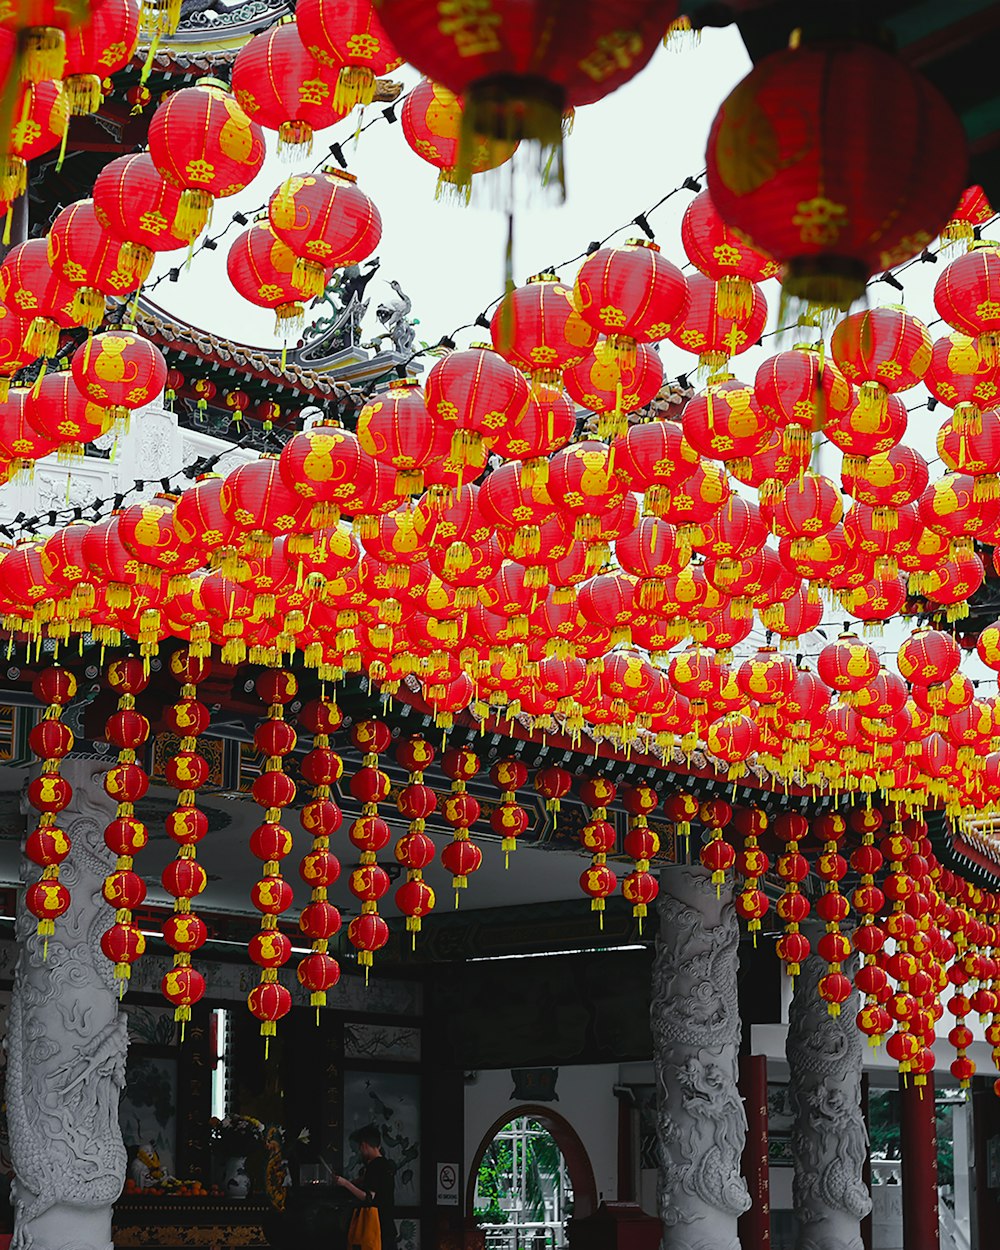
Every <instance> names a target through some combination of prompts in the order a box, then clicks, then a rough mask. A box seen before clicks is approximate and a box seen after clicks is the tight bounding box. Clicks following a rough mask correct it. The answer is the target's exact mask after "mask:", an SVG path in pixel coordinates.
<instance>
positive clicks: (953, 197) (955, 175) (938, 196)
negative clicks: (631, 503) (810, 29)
mask: <svg viewBox="0 0 1000 1250" xmlns="http://www.w3.org/2000/svg"><path fill="white" fill-rule="evenodd" d="M833 118H835V119H836V123H835V124H831V119H833ZM888 134H891V135H892V143H891V144H890V145H887V144H886V143H885V142H884V141H883V138H882V136H884V135H888ZM874 150H877V151H879V152H881V153H882V154H883V159H882V160H880V162H879V166H878V170H877V171H876V175H875V176H874V177H873V176H871V175H870V169H869V167H868V165H867V164H866V162H865V160H864V159H863V156H862V154H863V153H865V152H869V151H874ZM928 151H932V152H934V153H936V154H938V155H939V158H940V159H939V160H935V161H934V162H932V163H931V164H928V162H927V153H928ZM707 161H708V186H709V190H710V191H711V193H712V199H713V201H714V203H715V205H716V207H717V208H718V210H719V213H720V214H721V216H722V218H723V220H724V221H725V222H726V224H727V225H729V226H731V227H733V228H734V229H736V230H738V231H739V233H740V235H741V237H743V238H745V239H747V240H749V241H750V242H752V243H753V244H754V246H756V247H758V248H760V249H761V251H763V252H766V253H767V254H768V255H769V256H773V257H774V259H775V260H776V261H779V262H780V263H782V264H783V265H784V266H785V276H784V279H783V284H784V289H785V291H786V292H787V294H788V295H791V296H793V297H795V298H801V299H804V300H808V301H810V302H813V303H818V304H823V305H826V306H828V307H837V308H845V309H846V308H848V307H849V306H850V304H851V303H852V302H853V301H854V300H855V299H858V298H859V297H860V296H861V295H862V293H863V292H864V288H865V283H866V282H867V280H868V278H869V277H870V276H871V274H873V273H875V272H879V271H881V270H884V269H888V268H890V267H891V266H893V265H897V264H899V263H900V262H901V261H904V260H907V259H908V258H909V257H911V256H914V255H916V254H917V253H919V252H920V251H921V249H922V248H924V247H927V246H928V244H930V243H931V242H932V241H933V239H934V237H935V236H936V234H937V233H938V231H939V230H940V229H941V227H942V226H943V225H944V224H945V222H946V221H947V220H948V218H949V215H950V213H951V211H952V209H953V208H954V206H955V204H956V203H957V201H958V197H959V195H960V194H961V191H962V188H963V186H964V185H965V180H966V167H967V154H966V143H965V133H964V131H963V129H962V126H961V124H960V122H959V121H958V119H957V117H956V116H955V114H954V112H953V111H952V109H951V108H950V106H949V105H948V104H947V103H946V102H945V101H944V100H943V99H942V97H941V96H940V94H939V93H938V92H937V90H936V89H935V88H934V87H932V86H931V85H930V83H929V82H928V81H927V79H926V78H924V76H923V75H922V74H920V73H919V72H918V71H917V70H915V69H913V68H911V67H910V66H909V65H907V64H906V62H905V61H903V60H902V59H901V58H899V57H895V56H893V55H891V54H890V53H888V52H884V51H882V50H881V49H880V48H879V47H878V46H877V45H876V44H875V43H874V42H871V43H862V42H859V41H851V40H848V39H840V40H830V41H828V42H823V43H820V42H817V43H816V44H815V45H811V44H809V43H808V42H803V43H802V44H800V45H797V46H795V47H793V48H789V49H787V50H783V51H779V52H775V53H772V54H771V55H770V56H768V57H765V58H764V59H763V60H761V61H760V62H759V63H758V64H757V65H756V66H755V67H754V68H753V70H751V72H750V74H749V75H748V76H747V77H746V78H745V79H744V80H743V81H742V82H741V83H740V84H739V85H738V86H737V87H736V88H735V90H734V91H732V92H731V93H730V95H729V97H728V98H727V99H726V100H725V101H724V103H723V104H722V106H721V108H720V109H719V112H718V114H717V115H716V118H715V121H714V123H713V125H712V131H711V134H710V136H709V141H708V153H707Z"/></svg>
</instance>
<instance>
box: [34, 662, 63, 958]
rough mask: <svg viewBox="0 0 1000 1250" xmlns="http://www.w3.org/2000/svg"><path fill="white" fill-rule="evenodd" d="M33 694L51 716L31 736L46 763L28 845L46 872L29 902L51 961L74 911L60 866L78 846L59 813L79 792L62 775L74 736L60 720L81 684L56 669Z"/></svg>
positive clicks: (42, 676) (37, 783)
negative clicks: (55, 940)
mask: <svg viewBox="0 0 1000 1250" xmlns="http://www.w3.org/2000/svg"><path fill="white" fill-rule="evenodd" d="M31 690H32V694H33V695H34V696H35V698H36V699H37V700H38V702H39V703H41V704H42V705H43V707H44V709H45V710H44V711H43V713H42V719H41V720H40V721H39V722H38V724H37V725H35V726H33V728H32V730H31V733H30V735H29V745H30V747H31V750H32V753H33V754H34V755H35V757H36V758H37V759H39V760H40V761H41V771H40V773H39V775H38V776H37V777H35V778H33V779H32V781H31V782H30V784H29V786H28V802H29V803H30V804H31V806H32V807H33V808H34V809H35V810H36V811H37V812H38V824H37V825H36V826H35V828H34V829H33V830H32V831H31V832H30V833H29V834H28V836H27V838H26V839H25V843H24V853H25V856H26V857H27V858H28V859H29V860H30V861H31V862H32V863H33V864H37V865H38V867H39V868H41V870H42V872H41V876H40V877H39V879H38V880H37V881H33V882H32V883H31V885H29V886H28V888H27V890H26V891H25V897H24V901H25V906H26V907H27V909H28V911H30V912H31V914H32V915H33V916H34V917H35V919H36V920H37V921H38V924H37V927H36V931H37V933H38V935H39V937H40V938H42V957H43V958H45V957H46V956H47V953H48V941H49V938H50V937H51V936H52V934H53V933H54V932H55V922H56V921H57V920H58V919H59V917H60V916H63V915H65V913H66V911H67V910H68V909H69V905H70V893H69V890H68V889H67V888H66V886H65V885H64V884H63V883H62V882H61V881H60V880H59V866H60V864H62V862H63V860H64V859H65V858H66V856H67V855H68V854H69V853H70V849H71V847H72V842H71V841H70V838H69V835H68V834H67V833H66V832H65V830H63V829H61V828H60V827H59V813H60V812H62V811H64V810H65V808H66V807H67V806H68V805H69V803H70V800H71V799H72V797H73V787H72V786H71V785H70V784H69V782H68V781H67V780H66V779H65V777H63V776H61V775H60V772H59V767H60V763H61V761H62V760H63V759H65V757H66V756H67V755H68V754H69V752H70V751H71V750H72V749H73V731H72V730H71V729H70V728H69V726H68V725H66V724H65V723H64V722H63V721H62V720H61V719H60V718H61V716H62V710H63V708H64V707H65V706H66V704H67V703H69V702H70V700H71V699H72V698H73V696H74V695H75V694H76V678H75V677H74V675H73V674H72V673H71V672H70V670H69V669H66V668H61V667H60V666H59V665H51V666H50V667H49V668H45V669H43V670H42V671H41V672H40V673H39V674H38V676H37V677H36V678H35V680H34V681H33V682H32V686H31Z"/></svg>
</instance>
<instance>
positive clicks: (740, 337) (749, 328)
mask: <svg viewBox="0 0 1000 1250" xmlns="http://www.w3.org/2000/svg"><path fill="white" fill-rule="evenodd" d="M688 292H689V295H690V300H689V303H688V308H687V312H686V313H685V314H684V316H683V317H682V318H680V319H678V321H677V322H676V323H675V324H674V325H673V326H672V327H671V329H670V330H669V331H668V333H667V338H669V339H670V341H671V343H673V344H674V345H675V346H677V347H680V348H683V349H684V351H686V352H691V353H693V354H694V355H695V356H697V357H698V363H699V364H700V365H703V366H704V367H705V368H707V369H715V370H717V369H721V368H723V367H724V366H725V365H726V364H727V362H728V361H729V360H730V359H731V358H732V357H733V356H739V355H740V354H741V353H742V352H745V351H747V350H748V349H749V348H751V347H753V346H754V344H755V343H756V342H757V340H758V339H759V338H760V336H761V333H762V332H763V330H764V325H765V323H766V321H767V300H766V299H765V298H764V296H763V295H762V294H761V291H760V289H759V288H758V287H754V288H753V299H752V300H751V301H750V302H749V305H748V306H746V307H741V308H735V309H732V310H731V312H729V313H727V314H723V312H722V310H721V308H720V307H719V298H720V289H719V285H718V283H715V282H712V281H711V279H709V278H705V277H703V276H702V275H701V274H695V275H694V276H692V277H690V278H689V279H688Z"/></svg>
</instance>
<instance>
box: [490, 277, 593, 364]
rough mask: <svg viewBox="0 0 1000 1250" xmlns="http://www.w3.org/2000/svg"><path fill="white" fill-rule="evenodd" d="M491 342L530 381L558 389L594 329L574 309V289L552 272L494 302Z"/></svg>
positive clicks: (582, 354)
mask: <svg viewBox="0 0 1000 1250" xmlns="http://www.w3.org/2000/svg"><path fill="white" fill-rule="evenodd" d="M490 334H491V336H492V339H493V346H494V347H495V348H496V349H497V351H498V352H499V353H500V355H501V356H503V357H504V358H505V359H506V360H509V361H510V363H511V364H512V365H515V366H516V367H517V368H518V369H521V370H523V371H524V372H525V373H528V374H530V375H531V379H532V382H533V383H534V385H535V386H536V387H537V386H539V385H543V386H552V387H556V388H559V387H561V386H562V371H563V369H565V368H567V367H568V366H570V365H578V364H579V363H580V361H581V360H583V359H584V358H585V357H586V356H587V355H588V353H589V352H590V351H591V350H592V349H593V346H594V343H595V342H596V341H597V331H596V330H595V329H594V328H593V327H592V326H590V325H588V324H587V322H586V321H585V320H584V319H583V317H582V316H581V315H580V313H578V312H577V310H576V307H575V305H574V302H573V290H572V288H571V287H568V286H564V285H563V284H562V283H561V282H560V281H559V279H558V277H557V276H556V275H555V274H554V273H540V274H536V275H535V276H534V277H532V278H529V279H528V281H527V283H526V284H525V285H524V286H519V287H516V288H515V289H514V290H513V291H511V292H509V294H507V295H505V296H504V298H503V299H502V300H501V301H500V303H499V304H498V305H497V308H496V311H495V312H494V313H493V318H492V320H491V322H490Z"/></svg>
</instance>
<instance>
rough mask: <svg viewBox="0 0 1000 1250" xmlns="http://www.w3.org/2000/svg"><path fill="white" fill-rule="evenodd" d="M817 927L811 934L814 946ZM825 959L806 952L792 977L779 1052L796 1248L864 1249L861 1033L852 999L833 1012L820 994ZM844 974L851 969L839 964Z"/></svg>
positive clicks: (866, 1203)
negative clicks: (787, 1096) (788, 1105)
mask: <svg viewBox="0 0 1000 1250" xmlns="http://www.w3.org/2000/svg"><path fill="white" fill-rule="evenodd" d="M822 932H823V930H822V929H821V928H818V929H815V931H814V932H810V933H809V937H810V940H811V941H812V946H813V950H815V949H816V943H817V941H818V940H819V937H820V935H821V934H822ZM826 971H827V964H826V962H825V960H822V959H820V958H819V956H818V955H811V956H810V957H809V958H808V959H807V960H806V961H805V963H804V964H803V965H802V972H801V974H800V975H799V976H798V977H797V978H796V982H795V994H794V995H793V997H792V1002H791V1006H790V1008H789V1012H788V1038H787V1041H786V1043H785V1053H786V1056H787V1058H788V1067H789V1071H790V1076H791V1087H790V1093H791V1100H792V1107H793V1108H794V1112H795V1123H794V1126H793V1128H792V1156H793V1159H794V1164H795V1175H794V1181H793V1194H794V1202H795V1214H796V1217H797V1219H798V1222H799V1231H798V1240H797V1241H796V1243H795V1244H796V1250H862V1247H863V1244H864V1243H863V1241H862V1238H861V1220H862V1219H863V1218H864V1217H865V1216H866V1215H867V1214H868V1212H869V1211H870V1210H871V1208H872V1200H871V1195H870V1194H869V1192H868V1188H867V1186H866V1185H865V1183H864V1180H863V1175H862V1174H863V1172H864V1167H865V1161H866V1159H867V1157H868V1132H867V1130H866V1128H865V1120H864V1113H863V1111H862V1107H861V1067H862V1044H861V1035H860V1034H859V1033H858V1030H857V1028H856V1026H855V1024H854V1015H855V1009H854V1006H853V1000H851V999H849V1000H848V1001H847V1002H846V1003H844V1005H843V1009H842V1012H841V1014H840V1015H839V1016H831V1015H830V1014H829V1012H828V1011H827V1005H826V1003H825V1002H824V1001H823V1000H822V999H821V998H820V996H819V980H820V977H822V976H823V975H824V974H825V973H826ZM844 971H845V972H847V973H848V975H850V969H849V968H847V967H845V969H844Z"/></svg>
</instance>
